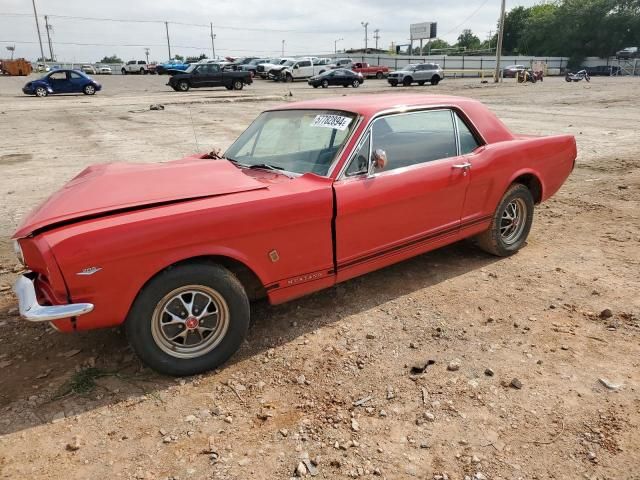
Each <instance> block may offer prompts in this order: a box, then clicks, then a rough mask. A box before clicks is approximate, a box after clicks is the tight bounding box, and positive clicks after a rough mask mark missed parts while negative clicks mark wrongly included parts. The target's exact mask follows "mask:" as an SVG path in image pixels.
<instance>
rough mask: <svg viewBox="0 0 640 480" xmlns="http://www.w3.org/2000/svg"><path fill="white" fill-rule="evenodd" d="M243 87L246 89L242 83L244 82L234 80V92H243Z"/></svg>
mask: <svg viewBox="0 0 640 480" xmlns="http://www.w3.org/2000/svg"><path fill="white" fill-rule="evenodd" d="M243 87H244V83H243V82H242V80H234V81H233V89H234V90H242V88H243Z"/></svg>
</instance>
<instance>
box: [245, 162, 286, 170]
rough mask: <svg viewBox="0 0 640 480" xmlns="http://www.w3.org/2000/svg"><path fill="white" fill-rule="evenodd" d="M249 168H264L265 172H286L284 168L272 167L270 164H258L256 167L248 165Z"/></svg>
mask: <svg viewBox="0 0 640 480" xmlns="http://www.w3.org/2000/svg"><path fill="white" fill-rule="evenodd" d="M247 166H248V167H249V168H264V169H265V170H284V168H282V167H279V166H278V165H271V164H269V163H256V164H255V165H247Z"/></svg>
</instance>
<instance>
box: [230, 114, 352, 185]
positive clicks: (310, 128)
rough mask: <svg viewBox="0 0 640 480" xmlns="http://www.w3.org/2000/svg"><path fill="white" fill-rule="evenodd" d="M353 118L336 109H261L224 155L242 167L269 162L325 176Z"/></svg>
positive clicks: (270, 164)
mask: <svg viewBox="0 0 640 480" xmlns="http://www.w3.org/2000/svg"><path fill="white" fill-rule="evenodd" d="M355 118H356V115H355V114H353V113H347V112H341V111H335V110H282V111H273V112H264V113H263V114H261V115H260V116H259V117H258V118H257V119H256V121H255V122H253V123H252V124H251V126H250V127H249V128H248V129H247V130H245V131H244V133H243V134H242V135H240V137H238V139H237V140H236V141H235V142H234V144H233V145H231V147H229V150H227V152H226V153H225V155H224V156H225V157H226V158H227V159H229V160H234V161H236V162H238V163H239V164H240V165H241V166H243V165H244V166H249V167H250V166H252V165H269V166H271V167H274V168H276V169H281V170H286V171H287V172H293V173H298V174H304V173H309V172H311V173H316V174H318V175H327V173H328V172H329V167H330V166H331V164H332V163H333V160H334V159H335V157H336V155H337V154H338V151H339V150H340V148H341V147H342V145H344V143H345V141H346V139H347V138H349V135H350V134H351V131H352V130H353V127H354V124H355Z"/></svg>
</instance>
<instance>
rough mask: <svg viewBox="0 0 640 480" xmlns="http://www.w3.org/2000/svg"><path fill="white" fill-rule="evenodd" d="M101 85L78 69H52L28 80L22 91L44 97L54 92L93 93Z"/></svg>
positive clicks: (98, 89) (99, 88)
mask: <svg viewBox="0 0 640 480" xmlns="http://www.w3.org/2000/svg"><path fill="white" fill-rule="evenodd" d="M101 89H102V85H100V84H99V83H98V82H96V81H95V80H94V79H93V78H91V77H89V76H88V75H86V74H84V73H82V72H80V71H78V70H54V71H52V72H50V73H47V74H46V75H45V76H44V77H42V78H39V79H38V80H34V81H33V82H28V83H27V84H26V85H25V86H24V87H22V92H23V93H25V94H27V95H35V96H36V97H46V96H47V95H50V94H54V93H84V94H85V95H93V94H94V93H96V92H98V91H100V90H101Z"/></svg>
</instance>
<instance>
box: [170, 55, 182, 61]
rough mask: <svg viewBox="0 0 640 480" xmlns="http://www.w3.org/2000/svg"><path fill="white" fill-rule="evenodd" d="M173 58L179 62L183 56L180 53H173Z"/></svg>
mask: <svg viewBox="0 0 640 480" xmlns="http://www.w3.org/2000/svg"><path fill="white" fill-rule="evenodd" d="M173 58H174V59H175V60H178V61H179V62H184V57H183V56H182V55H174V56H173Z"/></svg>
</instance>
